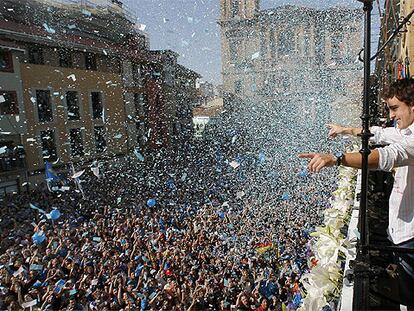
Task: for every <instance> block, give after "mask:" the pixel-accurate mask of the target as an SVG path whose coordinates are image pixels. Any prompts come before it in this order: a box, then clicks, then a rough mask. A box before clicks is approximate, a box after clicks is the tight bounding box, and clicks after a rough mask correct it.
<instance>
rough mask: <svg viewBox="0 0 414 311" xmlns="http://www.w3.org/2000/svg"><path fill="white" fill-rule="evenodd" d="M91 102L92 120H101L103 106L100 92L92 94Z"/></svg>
mask: <svg viewBox="0 0 414 311" xmlns="http://www.w3.org/2000/svg"><path fill="white" fill-rule="evenodd" d="M91 101H92V117H93V119H103V105H102V95H101V92H92V93H91Z"/></svg>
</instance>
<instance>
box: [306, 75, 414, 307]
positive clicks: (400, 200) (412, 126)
mask: <svg viewBox="0 0 414 311" xmlns="http://www.w3.org/2000/svg"><path fill="white" fill-rule="evenodd" d="M385 100H386V102H387V106H388V108H389V111H390V118H391V119H392V120H393V121H394V122H395V124H396V127H392V128H381V127H378V126H374V127H372V128H371V132H372V133H373V134H374V137H373V138H372V140H373V141H374V142H376V143H378V144H386V145H387V146H385V147H383V148H377V149H373V150H372V152H371V154H370V155H369V157H368V166H369V167H370V168H373V169H380V170H384V171H391V170H393V169H396V170H395V176H394V186H393V190H392V193H391V196H390V201H389V226H388V233H389V236H390V239H391V241H392V242H393V243H394V244H395V245H398V246H402V247H410V248H414V79H402V80H398V81H396V82H394V83H393V84H392V85H391V86H390V88H389V90H388V92H387V94H386V96H385ZM328 127H329V128H330V131H329V136H331V137H333V138H334V137H336V136H337V135H340V134H342V135H354V136H356V135H358V134H359V133H361V129H358V128H351V127H343V126H339V125H334V124H329V125H328ZM299 157H301V158H308V159H310V162H309V164H308V169H309V171H311V172H319V171H320V170H321V169H322V168H323V167H330V166H334V165H344V166H349V167H355V168H361V164H362V157H361V154H359V153H345V154H341V155H339V156H335V155H332V154H321V153H304V154H300V155H299ZM398 255H399V257H400V258H399V260H400V266H401V267H402V268H403V269H401V270H400V278H399V280H400V296H401V297H400V298H401V303H402V304H403V305H406V306H408V310H414V254H398Z"/></svg>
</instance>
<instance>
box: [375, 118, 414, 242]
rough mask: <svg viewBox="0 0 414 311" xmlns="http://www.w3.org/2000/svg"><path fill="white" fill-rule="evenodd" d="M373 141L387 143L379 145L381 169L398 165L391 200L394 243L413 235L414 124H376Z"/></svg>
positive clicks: (384, 169)
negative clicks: (403, 127)
mask: <svg viewBox="0 0 414 311" xmlns="http://www.w3.org/2000/svg"><path fill="white" fill-rule="evenodd" d="M371 132H372V133H373V134H374V137H373V141H375V142H376V143H378V144H387V146H386V147H383V148H378V151H379V165H378V168H379V169H380V170H383V171H388V172H390V171H391V170H392V169H393V168H396V172H395V176H394V186H393V188H392V192H391V196H390V201H389V225H388V234H389V235H390V237H391V240H392V242H393V243H394V244H400V243H402V242H405V241H408V240H410V239H412V238H414V124H411V125H410V126H409V127H408V128H406V129H402V130H400V129H397V128H391V127H388V128H382V127H378V126H373V127H372V128H371Z"/></svg>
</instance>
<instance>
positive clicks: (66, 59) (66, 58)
mask: <svg viewBox="0 0 414 311" xmlns="http://www.w3.org/2000/svg"><path fill="white" fill-rule="evenodd" d="M72 65H73V64H72V52H71V51H69V50H67V49H59V66H60V67H64V68H71V67H72Z"/></svg>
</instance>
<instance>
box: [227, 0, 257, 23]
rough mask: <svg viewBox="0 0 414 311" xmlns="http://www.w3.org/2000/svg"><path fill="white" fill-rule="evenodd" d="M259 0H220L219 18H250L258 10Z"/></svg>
mask: <svg viewBox="0 0 414 311" xmlns="http://www.w3.org/2000/svg"><path fill="white" fill-rule="evenodd" d="M259 2H260V0H220V7H221V20H222V21H226V20H232V19H250V18H253V17H254V15H255V14H256V13H257V12H259V10H260V3H259Z"/></svg>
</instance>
